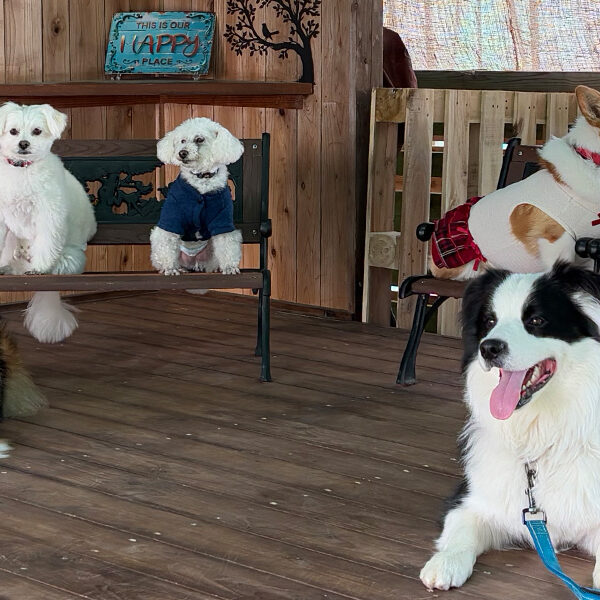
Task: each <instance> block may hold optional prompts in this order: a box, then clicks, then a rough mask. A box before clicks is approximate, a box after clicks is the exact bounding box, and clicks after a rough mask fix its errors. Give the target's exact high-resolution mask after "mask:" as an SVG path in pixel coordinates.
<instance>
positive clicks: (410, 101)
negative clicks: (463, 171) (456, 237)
mask: <svg viewBox="0 0 600 600" xmlns="http://www.w3.org/2000/svg"><path fill="white" fill-rule="evenodd" d="M433 98H434V96H433V94H432V93H431V92H430V91H428V90H407V113H406V130H405V140H404V148H405V151H404V171H403V176H404V192H403V193H402V207H403V209H402V218H401V225H400V231H401V232H406V235H403V236H402V240H401V241H402V253H401V258H400V268H399V269H398V281H399V282H402V281H403V280H404V278H405V277H408V276H409V275H415V274H418V273H425V271H426V254H427V249H426V247H425V244H423V242H420V241H419V240H417V239H416V237H415V236H414V235H413V234H412V232H414V231H415V230H416V228H417V225H419V223H422V222H423V221H427V219H428V218H429V189H430V187H431V142H432V139H433ZM413 311H414V300H413V299H410V298H409V299H405V300H402V301H399V302H398V311H397V317H396V324H397V326H398V327H404V328H410V326H411V324H412V317H413Z"/></svg>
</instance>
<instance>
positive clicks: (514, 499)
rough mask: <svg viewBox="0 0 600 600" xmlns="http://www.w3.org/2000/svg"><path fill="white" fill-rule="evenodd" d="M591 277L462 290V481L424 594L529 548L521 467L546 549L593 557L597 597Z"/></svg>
mask: <svg viewBox="0 0 600 600" xmlns="http://www.w3.org/2000/svg"><path fill="white" fill-rule="evenodd" d="M599 325H600V275H597V274H595V273H593V272H591V271H587V270H584V269H581V268H577V267H573V266H570V265H567V264H566V263H558V264H557V265H555V266H554V267H553V269H552V270H551V271H549V272H546V273H537V274H525V275H523V274H510V273H508V272H506V271H497V270H491V271H489V272H487V273H485V274H484V275H482V276H481V277H479V278H477V279H475V280H474V281H473V282H472V283H471V284H470V285H469V286H468V288H467V291H466V293H465V298H464V302H463V340H464V356H463V367H464V373H465V376H466V391H465V401H466V404H467V407H468V409H469V417H468V420H467V423H466V425H465V428H464V430H463V432H462V434H461V442H462V445H463V447H464V454H463V461H464V470H465V479H464V481H463V482H462V484H461V485H460V486H459V488H458V491H457V494H456V496H455V497H454V498H453V499H452V502H450V504H449V505H450V506H452V508H451V509H450V510H449V512H448V513H447V514H446V516H445V519H444V527H443V531H442V534H441V536H440V537H439V539H438V540H437V542H436V547H437V552H436V553H435V554H434V555H433V557H432V558H431V559H430V560H429V561H428V562H427V564H426V565H425V566H424V567H423V569H422V571H421V580H422V581H423V583H424V584H425V586H426V587H427V588H429V589H430V590H431V589H441V590H447V589H449V588H451V587H459V586H461V585H462V584H463V583H464V582H465V581H466V580H467V579H468V578H469V576H470V575H471V573H472V571H473V566H474V564H475V560H476V559H477V556H478V555H479V554H481V553H483V552H486V551H487V550H491V549H503V548H508V547H515V546H531V539H530V537H529V533H528V531H527V529H526V527H525V526H524V525H523V524H522V521H521V513H522V509H523V508H525V507H526V506H527V497H526V495H525V493H524V492H525V489H526V488H527V482H526V472H525V468H524V465H525V464H526V463H530V464H535V466H536V469H537V480H536V487H535V498H536V501H537V505H538V507H540V508H541V509H542V510H543V511H545V513H546V515H547V518H548V530H549V532H550V536H551V538H552V541H553V543H554V544H555V547H557V548H565V547H569V546H574V545H576V546H578V547H579V548H580V549H582V550H584V551H586V552H589V553H590V554H591V555H593V556H595V557H596V566H595V568H594V573H593V582H594V586H595V587H600V333H599Z"/></svg>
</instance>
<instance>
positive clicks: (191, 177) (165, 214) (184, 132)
mask: <svg viewBox="0 0 600 600" xmlns="http://www.w3.org/2000/svg"><path fill="white" fill-rule="evenodd" d="M243 152H244V146H243V145H242V143H241V142H240V141H239V140H238V139H237V138H235V137H234V136H233V135H232V134H231V133H230V132H229V131H228V130H227V129H225V127H223V126H222V125H220V124H219V123H215V122H214V121H211V120H210V119H207V118H205V117H202V118H195V119H188V120H187V121H184V122H183V123H181V125H179V126H178V127H176V128H175V129H173V131H170V132H169V133H167V134H166V135H165V137H164V138H163V139H161V140H160V141H159V142H158V146H157V155H158V158H159V159H160V160H162V161H163V162H164V163H168V164H172V165H176V166H178V167H179V169H180V174H179V177H178V178H177V179H176V180H175V181H174V182H173V183H172V184H171V185H170V187H169V192H168V194H167V198H166V199H165V201H164V204H163V207H162V211H161V216H160V220H159V222H158V225H157V226H156V227H155V228H154V229H153V230H152V232H151V234H150V243H151V256H150V257H151V260H152V264H153V265H154V267H155V268H156V269H157V270H158V271H159V272H161V273H164V274H165V275H178V274H179V273H181V272H183V271H185V270H193V271H205V272H207V273H211V272H214V271H221V272H222V273H225V274H233V273H239V272H240V269H239V264H240V260H241V258H242V234H241V232H240V231H239V230H237V229H236V228H235V226H234V224H233V201H232V198H231V191H230V190H229V186H228V185H227V180H228V177H229V172H228V170H227V165H229V164H231V163H233V162H235V161H236V160H238V159H239V158H240V157H241V156H242V154H243Z"/></svg>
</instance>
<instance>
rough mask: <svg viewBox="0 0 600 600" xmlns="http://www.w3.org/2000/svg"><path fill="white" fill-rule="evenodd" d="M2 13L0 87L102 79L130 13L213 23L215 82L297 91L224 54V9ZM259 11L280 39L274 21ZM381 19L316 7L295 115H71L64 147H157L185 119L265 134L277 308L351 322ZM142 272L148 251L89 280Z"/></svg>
mask: <svg viewBox="0 0 600 600" xmlns="http://www.w3.org/2000/svg"><path fill="white" fill-rule="evenodd" d="M0 7H1V8H0V81H6V82H27V81H59V80H69V79H70V80H81V79H97V78H101V77H102V75H103V64H104V53H105V48H106V38H107V33H108V29H109V26H110V21H111V17H112V15H113V13H115V12H118V11H127V10H189V9H194V10H210V11H214V12H215V13H216V15H217V22H218V31H217V35H216V38H217V42H216V49H215V61H214V77H215V78H216V79H242V80H246V79H248V80H257V79H258V80H286V81H294V80H296V79H297V77H298V74H299V68H300V65H299V61H298V60H297V57H296V55H295V54H291V55H290V58H289V59H287V60H280V59H279V58H278V57H277V56H276V55H275V54H268V55H267V56H258V55H255V56H252V57H251V56H249V55H248V54H244V55H243V56H241V57H238V56H236V55H235V54H234V53H233V52H231V50H230V49H229V47H228V46H227V45H226V44H225V41H224V39H223V37H222V32H223V31H224V29H225V24H226V23H227V22H228V19H230V17H229V16H228V15H226V10H225V7H226V1H225V0H3V1H1V2H0ZM261 11H262V13H263V14H264V16H265V20H266V21H267V23H268V24H271V25H273V26H270V29H271V30H273V29H275V23H274V22H273V23H272V22H271V20H272V19H274V13H273V11H272V10H271V9H270V8H268V7H267V8H264V9H261ZM259 18H260V15H259ZM382 18H383V17H382V6H381V2H377V0H366V1H364V2H360V3H359V2H352V1H351V0H324V1H323V2H322V5H321V17H320V35H319V36H318V37H317V38H316V39H314V40H313V46H312V48H313V55H314V59H315V79H316V82H315V83H316V85H315V93H314V95H312V96H310V97H308V98H307V99H306V101H305V105H304V108H303V109H302V110H279V109H262V108H236V107H220V106H214V107H213V106H193V105H165V106H164V107H162V108H160V107H154V106H130V107H107V108H85V109H83V108H82V109H72V110H71V111H70V116H71V124H70V128H69V130H68V132H67V133H66V136H67V137H72V138H77V139H84V138H88V139H94V138H148V137H150V138H152V137H154V136H160V135H161V134H162V133H163V132H164V131H167V130H169V129H170V128H172V127H173V126H175V125H177V124H178V123H179V122H181V121H182V120H184V119H186V118H188V117H190V116H207V117H210V118H213V119H215V120H218V121H220V122H221V123H223V124H224V125H225V126H226V127H228V128H229V129H231V131H232V132H233V133H234V134H235V135H237V136H238V137H257V136H259V135H260V134H261V133H262V132H263V131H268V132H270V133H271V157H272V162H271V181H270V188H271V196H270V197H271V215H272V218H273V231H274V234H273V238H272V243H271V254H270V261H271V265H272V268H273V294H274V297H275V298H279V299H283V300H288V301H293V302H299V303H303V304H311V305H318V306H324V307H331V308H335V309H337V310H342V311H349V312H354V311H355V309H356V303H355V293H356V289H355V288H356V272H357V264H358V263H359V261H358V260H357V248H361V249H362V244H360V243H359V244H358V245H357V239H356V235H357V231H360V232H362V231H363V230H364V227H363V226H362V219H363V218H364V217H363V214H364V198H365V189H366V149H367V146H368V143H366V140H368V97H369V91H370V89H371V87H373V86H376V85H378V84H380V77H381V26H382ZM276 24H277V27H276V29H279V30H281V29H282V28H281V23H279V22H278V23H276ZM171 175H172V171H171ZM243 260H244V264H245V265H247V266H250V265H254V264H256V262H257V253H256V250H255V248H250V249H248V250H247V251H246V253H245V255H244V259H243ZM147 265H148V258H147V249H145V248H135V247H128V246H121V247H118V248H110V249H109V248H104V249H98V250H95V251H94V252H93V253H90V257H89V268H91V269H94V270H113V269H136V268H137V269H139V268H145V267H146V266H147ZM15 298H16V296H10V297H5V298H3V299H4V300H10V299H15Z"/></svg>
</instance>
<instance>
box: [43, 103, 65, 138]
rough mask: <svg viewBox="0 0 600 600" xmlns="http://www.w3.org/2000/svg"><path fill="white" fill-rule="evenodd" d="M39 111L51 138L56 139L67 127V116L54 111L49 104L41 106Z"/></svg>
mask: <svg viewBox="0 0 600 600" xmlns="http://www.w3.org/2000/svg"><path fill="white" fill-rule="evenodd" d="M40 111H41V113H42V114H43V115H44V119H46V127H48V131H49V132H50V134H51V135H52V137H53V138H56V139H58V138H59V137H60V136H61V135H62V132H63V131H64V130H65V127H66V126H67V115H65V114H64V113H61V112H60V111H58V110H56V109H55V108H53V107H52V106H50V105H49V104H42V105H41V106H40Z"/></svg>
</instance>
